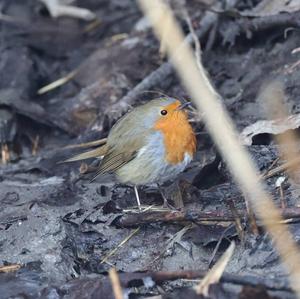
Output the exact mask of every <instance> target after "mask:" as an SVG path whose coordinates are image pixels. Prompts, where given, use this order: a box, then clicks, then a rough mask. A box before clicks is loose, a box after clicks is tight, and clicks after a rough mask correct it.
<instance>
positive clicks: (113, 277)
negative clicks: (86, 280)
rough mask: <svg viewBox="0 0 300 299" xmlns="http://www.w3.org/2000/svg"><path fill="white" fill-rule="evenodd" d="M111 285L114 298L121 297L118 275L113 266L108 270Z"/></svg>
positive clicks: (118, 298)
mask: <svg viewBox="0 0 300 299" xmlns="http://www.w3.org/2000/svg"><path fill="white" fill-rule="evenodd" d="M108 274H109V278H110V281H111V286H112V289H113V292H114V296H115V299H123V291H122V287H121V283H120V279H119V275H118V273H117V271H116V269H115V268H111V269H109V271H108Z"/></svg>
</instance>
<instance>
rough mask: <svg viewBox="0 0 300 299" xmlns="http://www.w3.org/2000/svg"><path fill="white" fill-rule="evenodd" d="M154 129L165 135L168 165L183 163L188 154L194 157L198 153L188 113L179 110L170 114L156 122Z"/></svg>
mask: <svg viewBox="0 0 300 299" xmlns="http://www.w3.org/2000/svg"><path fill="white" fill-rule="evenodd" d="M154 129H155V130H159V131H161V132H162V134H163V138H164V145H165V150H166V161H167V162H168V163H170V164H178V163H181V162H182V161H183V160H184V156H185V154H186V153H188V154H189V155H190V156H191V157H193V155H194V153H195V151H196V137H195V133H194V131H193V128H192V127H191V125H190V123H189V122H188V118H187V114H186V112H184V111H181V110H178V111H173V112H172V113H169V115H167V116H166V117H162V118H160V119H159V120H158V121H157V122H156V124H155V126H154Z"/></svg>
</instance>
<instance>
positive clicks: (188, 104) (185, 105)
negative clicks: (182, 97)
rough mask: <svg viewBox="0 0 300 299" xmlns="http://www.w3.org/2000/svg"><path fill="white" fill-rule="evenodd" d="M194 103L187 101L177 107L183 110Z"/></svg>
mask: <svg viewBox="0 0 300 299" xmlns="http://www.w3.org/2000/svg"><path fill="white" fill-rule="evenodd" d="M191 104H192V103H191V102H185V103H183V104H181V105H180V106H178V107H177V108H176V110H182V109H185V108H186V107H188V106H190V105H191Z"/></svg>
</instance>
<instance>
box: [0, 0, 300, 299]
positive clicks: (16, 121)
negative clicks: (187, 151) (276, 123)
mask: <svg viewBox="0 0 300 299" xmlns="http://www.w3.org/2000/svg"><path fill="white" fill-rule="evenodd" d="M174 2H175V1H174ZM200 2H201V1H197V0H193V1H187V2H186V7H187V8H188V11H189V14H190V17H191V19H192V22H193V25H194V27H195V29H196V30H199V28H200V27H199V24H200V22H201V20H202V18H203V16H205V15H206V14H207V9H208V8H209V7H210V6H213V5H215V3H214V1H203V2H206V3H208V4H207V5H208V6H206V5H202V4H201V3H200ZM224 2H226V1H224ZM237 2H238V6H236V7H235V8H234V10H232V9H227V8H226V7H223V8H222V7H221V9H222V10H225V12H223V13H219V16H218V18H217V21H215V22H214V23H213V24H212V26H211V27H210V29H209V30H208V32H207V33H205V34H204V35H203V37H202V38H201V40H200V42H201V46H202V48H203V62H204V65H205V67H206V68H207V71H208V73H209V75H210V77H211V80H212V82H213V84H214V86H215V87H216V89H217V90H218V92H219V93H220V94H221V96H222V98H223V103H224V105H225V106H226V108H227V110H228V111H229V113H230V115H231V117H232V118H233V120H234V122H235V124H236V127H237V128H238V130H239V131H240V132H242V130H243V129H244V128H245V127H247V126H248V125H251V124H253V123H255V122H256V121H258V120H263V119H268V114H269V112H270V111H265V110H264V109H263V107H262V105H261V102H260V101H259V99H258V93H259V90H260V88H261V86H262V84H263V83H264V82H266V81H268V80H270V79H272V78H277V79H278V80H280V81H282V82H284V86H285V93H286V99H285V100H286V106H287V108H288V111H289V113H291V114H297V113H299V110H300V104H299V103H300V102H299V100H298V98H299V96H300V89H299V88H298V86H299V85H300V72H299V70H300V67H299V66H300V64H299V65H298V64H297V62H299V55H300V54H299V53H300V52H296V53H294V54H292V51H293V50H294V49H296V48H298V47H299V45H300V43H299V37H300V32H299V26H298V28H297V26H296V25H297V24H296V23H293V24H294V26H293V28H290V27H291V21H288V22H283V21H281V19H280V18H282V17H284V16H285V14H290V16H291V19H290V20H292V18H293V16H294V15H297V13H298V10H295V11H289V10H288V7H287V8H285V9H283V12H284V13H283V14H281V13H279V12H274V11H271V12H270V13H269V14H268V12H265V13H263V12H262V13H261V14H259V15H258V14H257V15H255V14H254V15H251V16H250V13H249V12H250V11H252V9H253V7H255V6H256V5H257V4H258V3H259V2H264V1H246V0H245V1H237ZM265 2H267V1H265ZM172 4H174V7H175V11H176V14H177V16H178V19H179V21H180V23H181V25H182V27H183V29H184V31H185V33H186V34H188V33H189V32H188V27H187V25H186V23H185V21H184V19H183V18H182V14H181V13H180V9H179V8H178V5H177V4H176V3H172ZM73 5H78V6H81V7H85V8H88V9H90V10H91V11H93V12H94V13H95V14H96V15H97V18H98V19H99V20H100V22H99V24H96V25H95V26H93V27H91V26H90V25H91V23H89V22H85V21H81V20H77V19H74V18H67V17H61V18H58V19H54V18H52V17H51V16H50V15H49V13H48V11H47V9H46V8H45V7H44V6H43V4H42V2H39V1H38V0H27V1H23V0H22V1H21V0H0V13H2V14H3V15H4V16H9V17H10V18H9V19H6V18H4V17H2V16H3V15H1V14H0V41H1V42H0V76H1V77H0V78H1V80H0V143H1V144H2V145H4V144H5V145H7V146H8V150H9V153H10V160H9V161H8V163H6V164H4V163H2V164H0V271H1V266H5V265H13V264H18V265H20V266H21V268H20V269H19V270H16V271H13V272H9V273H0V298H3V299H4V298H64V299H65V298H113V295H112V291H111V286H110V281H109V279H108V274H107V271H108V270H109V269H110V268H111V267H112V266H114V267H115V268H116V269H117V270H118V271H120V272H124V273H123V274H122V275H123V276H122V275H121V280H122V283H123V286H124V289H126V290H128V292H129V290H130V291H131V293H132V294H131V295H130V298H146V297H150V296H154V295H159V294H162V293H163V291H165V293H164V295H163V297H162V298H193V296H195V294H194V293H193V294H190V295H188V293H187V292H191V289H187V287H190V286H191V285H194V283H192V282H190V281H187V280H184V279H177V280H171V279H167V278H166V279H161V280H160V279H158V278H157V277H156V276H155V275H154V274H153V276H151V275H150V274H149V275H148V274H147V275H144V276H143V275H142V272H143V273H145V272H147V271H149V272H151V273H154V272H155V271H183V270H202V271H204V272H206V271H207V270H208V267H209V264H210V266H211V265H213V264H214V263H215V262H216V261H217V259H218V257H219V256H220V255H221V254H222V253H223V252H224V250H225V249H226V248H227V247H228V244H229V242H230V240H235V242H236V245H237V246H236V249H235V252H234V255H233V257H232V259H231V260H230V262H229V264H228V266H227V268H226V273H228V274H235V275H237V276H239V277H248V276H249V277H250V276H251V277H252V278H251V279H254V278H255V279H257V283H253V285H251V283H249V282H248V283H244V284H243V283H232V282H229V281H224V282H222V283H220V284H217V285H214V286H212V288H211V290H210V291H211V298H275V297H272V296H277V298H295V296H294V295H293V293H292V292H291V290H290V289H289V283H288V276H287V273H286V272H285V270H284V269H283V267H282V265H281V263H280V260H279V257H278V255H277V253H276V251H275V249H274V246H273V244H272V241H271V240H270V239H269V237H268V234H267V233H265V232H264V230H263V229H262V228H260V233H259V234H258V235H257V234H254V233H253V232H252V231H251V229H250V225H249V223H248V221H247V217H246V212H245V204H244V198H243V195H242V194H241V192H240V191H239V189H238V187H237V186H236V185H235V183H234V181H233V179H232V177H231V175H230V173H229V171H228V170H227V168H226V165H225V163H224V162H223V161H222V159H221V158H220V156H219V154H218V153H217V151H216V149H215V146H214V144H213V142H212V140H211V139H210V137H209V136H208V134H207V132H206V129H205V125H204V124H203V123H202V122H201V121H200V120H199V119H198V118H197V117H195V116H194V119H193V126H194V128H195V130H196V132H197V139H198V150H197V155H196V158H195V160H194V161H193V162H192V163H191V165H190V166H189V167H188V169H187V170H186V171H185V172H184V173H183V174H181V175H180V177H179V178H178V182H179V184H178V185H179V186H180V188H181V193H182V198H183V202H184V206H185V209H187V210H189V211H200V212H214V213H219V212H220V213H223V212H224V213H228V212H230V211H232V206H234V208H235V209H237V210H238V211H240V212H241V211H242V212H243V213H244V214H243V215H242V216H241V219H242V225H243V229H244V236H243V238H242V239H241V235H240V232H237V231H236V228H235V225H234V221H229V222H228V221H226V222H224V221H215V222H207V221H200V220H199V221H189V220H191V219H192V218H190V219H184V221H176V222H172V221H162V219H158V220H157V221H153V222H152V223H149V222H147V223H143V224H139V223H137V224H136V225H134V224H133V225H128V226H126V225H121V224H120V223H122V222H121V220H122V219H123V220H124V218H122V217H125V216H126V214H127V213H128V211H130V210H131V211H136V210H134V209H133V208H134V207H135V205H136V202H135V197H134V192H133V190H132V188H131V187H128V186H120V185H119V184H117V183H116V182H114V180H113V179H111V178H100V179H99V180H97V181H95V182H92V183H89V181H88V180H84V179H83V180H78V177H79V167H80V163H72V164H58V163H57V162H59V161H62V160H64V159H66V158H67V157H70V156H71V155H73V154H74V153H76V152H78V150H76V149H70V148H69V149H64V146H67V145H70V144H77V143H82V142H87V141H91V140H95V139H101V138H104V137H106V136H107V134H108V132H109V129H110V128H111V126H112V125H113V124H114V122H115V121H116V119H117V118H118V116H119V115H120V114H122V113H124V111H123V110H122V109H121V107H123V106H122V103H121V101H122V99H124V96H125V95H126V94H127V93H128V92H129V91H131V90H132V89H133V88H134V87H135V86H136V85H137V84H138V83H140V82H141V81H142V80H143V79H144V78H146V77H147V76H148V75H149V74H151V72H153V71H155V70H156V69H157V68H158V67H159V66H160V65H162V64H163V63H166V58H162V57H161V56H160V54H159V43H158V41H157V40H156V38H155V37H154V35H153V33H152V31H151V28H150V26H149V25H148V24H147V22H145V19H144V18H143V16H142V13H141V11H140V10H139V8H138V6H137V4H136V2H135V1H129V0H123V1H117V0H110V1H109V0H98V1H96V0H85V1H80V0H77V1H75V2H74V3H73ZM299 11H300V7H299ZM237 12H238V13H237ZM243 14H244V15H243ZM270 14H271V15H272V17H273V19H274V20H275V21H274V20H273V19H272V22H271V21H270V16H269V15H270ZM276 18H277V19H276ZM276 20H278V23H276ZM254 22H257V23H255V24H256V25H255V26H256V27H255V29H253V28H254V27H253V26H254V25H253V23H254ZM268 22H269V23H268ZM261 23H263V26H261V27H259V24H261ZM93 24H95V23H93ZM257 24H258V25H257ZM266 24H267V25H266ZM252 25H253V26H252ZM288 28H290V29H289V30H287V29H288ZM200 29H201V28H200ZM74 70H76V74H75V76H74V77H73V78H72V79H71V80H69V81H68V82H67V83H65V84H63V85H62V86H60V87H58V88H55V89H53V90H50V91H49V92H46V93H43V94H39V92H38V91H39V89H40V88H42V87H43V86H45V85H47V84H49V83H51V82H53V81H55V80H57V79H59V78H62V77H65V76H66V75H68V74H69V73H70V72H72V71H74ZM150 89H151V90H145V92H144V93H141V94H140V96H139V97H138V98H135V99H134V101H133V103H132V104H133V105H134V106H135V105H138V104H140V103H143V102H145V101H147V100H149V99H151V98H154V97H157V96H159V94H160V93H164V94H168V95H171V96H173V97H178V98H186V99H188V98H189V95H188V94H187V93H186V91H185V90H184V89H183V87H182V86H181V84H180V83H179V81H178V79H177V77H176V74H175V71H172V72H171V74H170V75H167V76H165V77H163V78H162V79H161V80H159V83H158V84H156V85H155V86H152V88H150ZM118 105H120V110H118V109H117V110H116V107H118ZM112 107H114V109H112ZM128 108H129V107H128ZM275 112H276V111H275ZM294 131H295V133H297V130H294ZM271 137H272V136H270V134H267V133H266V134H260V135H259V136H256V138H255V139H253V144H252V145H250V146H249V147H248V149H249V151H250V153H251V155H252V157H253V159H254V161H255V162H256V164H257V166H258V168H259V170H260V171H261V172H262V173H264V172H266V171H267V170H268V169H269V168H270V167H273V168H274V167H276V166H277V165H280V164H281V163H282V161H280V160H279V161H278V162H277V164H272V163H273V161H274V160H275V159H277V158H278V146H277V145H276V143H275V142H274V141H273V139H272V138H271ZM2 154H3V153H2ZM233 154H234V153H233ZM280 176H284V177H286V180H285V182H284V183H283V195H284V198H285V200H286V202H287V205H288V207H289V208H293V207H297V206H298V205H299V195H300V193H299V190H300V185H299V182H298V181H297V179H295V178H293V179H290V178H288V176H287V174H286V173H278V174H276V175H275V176H273V177H271V178H268V179H267V180H266V185H267V188H268V190H269V191H270V193H271V194H272V195H273V196H274V200H275V202H276V204H278V206H280V193H279V189H278V188H276V186H275V183H276V180H277V179H278V177H280ZM178 185H176V184H172V182H170V183H169V184H167V185H166V186H165V194H167V197H168V198H169V199H170V202H171V203H173V202H172V200H173V199H174V197H176V195H178V190H177V189H176V188H175V187H176V186H178ZM174 186H175V187H174ZM174 190H175V191H174ZM141 198H142V203H143V204H144V205H158V206H161V205H162V203H163V200H162V197H161V195H160V194H159V192H158V191H157V190H156V189H155V188H153V187H152V186H146V187H144V188H143V189H142V190H141ZM189 217H192V215H189ZM120 219H121V220H120ZM151 219H152V218H151ZM192 220H194V219H192ZM289 225H290V229H291V232H292V233H293V235H294V237H295V240H296V242H298V241H299V240H300V226H299V223H297V221H294V222H293V223H292V224H289ZM138 228H139V229H138ZM183 228H185V229H186V232H185V233H183V232H182V229H183ZM135 230H136V231H135ZM133 232H135V233H134V234H133V236H132V237H131V238H130V239H129V240H128V241H127V242H125V243H124V244H123V245H122V246H119V244H121V242H122V241H123V240H124V239H126V238H127V237H128V236H129V235H130V234H132V233H133ZM218 241H220V244H219V245H220V246H219V248H218V250H217V253H216V254H215V256H213V251H214V249H215V246H216V244H217V243H218ZM115 249H117V250H116V251H115V252H113V253H112V251H113V250H115ZM110 253H112V254H111V255H110V256H108V257H107V255H108V254H110ZM106 257H107V258H106ZM104 259H105V260H104ZM133 272H137V273H133ZM135 275H136V276H135ZM155 277H156V278H155ZM253 277H254V278H253ZM182 278H184V277H182ZM147 279H148V280H147ZM149 280H150V282H149ZM225 280H226V279H225ZM136 281H139V283H137V285H134V283H133V282H136ZM253 281H254V280H253ZM152 282H153V283H152ZM258 284H260V285H262V286H261V287H260V288H258V287H255V286H257V285H258ZM134 286H136V287H137V288H135V289H134V288H133V287H134ZM243 286H246V287H245V288H244V289H243V290H241V289H242V287H243ZM253 287H254V289H253ZM175 290H176V292H175V293H172V292H173V291H175ZM187 290H188V291H187ZM134 293H135V295H133V294H134ZM251 296H253V297H251ZM255 296H256V297H255ZM195 298H196V297H195ZM197 298H200V297H199V296H198V297H197Z"/></svg>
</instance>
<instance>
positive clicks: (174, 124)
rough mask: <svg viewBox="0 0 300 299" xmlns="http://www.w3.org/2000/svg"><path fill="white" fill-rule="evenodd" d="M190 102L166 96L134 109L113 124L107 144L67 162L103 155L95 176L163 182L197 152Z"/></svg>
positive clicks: (143, 182)
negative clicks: (108, 175)
mask: <svg viewBox="0 0 300 299" xmlns="http://www.w3.org/2000/svg"><path fill="white" fill-rule="evenodd" d="M187 104H188V103H183V104H182V103H181V102H180V101H179V100H176V99H174V98H170V97H164V98H159V99H155V100H152V101H149V102H148V103H146V104H144V105H141V106H138V107H136V108H133V109H132V110H131V111H129V112H127V113H126V114H125V115H124V116H123V117H121V118H120V119H119V120H118V121H117V122H116V124H115V125H114V126H113V127H112V129H111V130H110V132H109V135H108V137H107V142H106V144H104V145H102V146H100V147H98V148H96V149H93V150H91V151H88V152H85V153H82V154H79V155H76V156H74V157H72V158H71V159H68V160H67V161H66V162H72V161H78V160H84V159H88V158H93V157H97V158H100V157H103V159H102V161H101V163H100V166H99V167H98V168H97V170H96V173H95V176H94V178H96V177H97V176H99V175H101V174H105V173H113V174H115V176H116V178H117V179H118V181H119V182H121V183H124V184H130V185H133V186H134V190H135V195H136V199H137V203H138V206H139V208H140V200H139V195H138V191H137V186H140V185H147V184H152V183H157V184H161V183H163V182H165V181H167V180H170V179H172V178H174V177H175V176H176V175H178V174H179V173H180V172H182V171H183V170H184V169H185V168H186V166H187V165H188V164H189V163H190V162H191V160H192V159H193V155H194V153H195V151H196V137H195V133H194V131H193V129H192V127H191V125H190V123H189V121H188V117H187V113H186V111H185V110H184V108H186V106H187Z"/></svg>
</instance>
